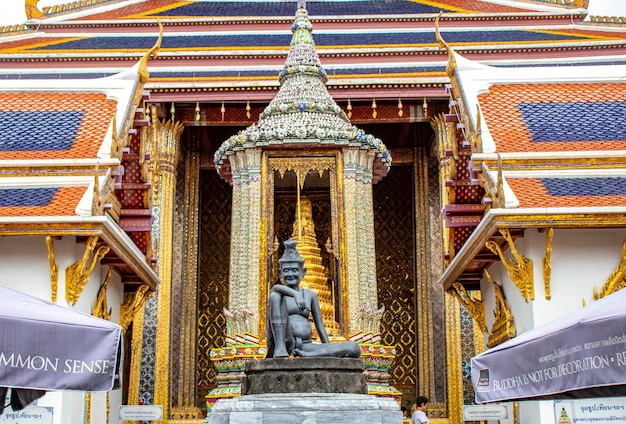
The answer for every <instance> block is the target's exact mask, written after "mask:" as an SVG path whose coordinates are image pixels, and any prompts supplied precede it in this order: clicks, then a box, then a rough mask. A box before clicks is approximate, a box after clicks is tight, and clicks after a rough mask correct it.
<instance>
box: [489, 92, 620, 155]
mask: <svg viewBox="0 0 626 424" xmlns="http://www.w3.org/2000/svg"><path fill="white" fill-rule="evenodd" d="M478 100H479V102H480V108H481V112H482V115H483V118H484V120H485V124H486V125H487V127H488V128H489V132H490V134H491V136H492V138H493V140H494V142H495V145H496V151H497V152H499V153H505V152H567V151H570V152H580V151H597V150H626V126H625V124H626V84H619V83H604V84H593V83H578V84H576V83H564V84H558V83H555V84H511V85H494V86H491V87H490V88H489V93H487V94H481V95H479V96H478Z"/></svg>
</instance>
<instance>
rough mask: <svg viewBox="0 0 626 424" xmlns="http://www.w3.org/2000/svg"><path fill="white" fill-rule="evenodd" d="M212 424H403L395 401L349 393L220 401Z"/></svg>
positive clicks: (264, 395) (212, 415)
mask: <svg viewBox="0 0 626 424" xmlns="http://www.w3.org/2000/svg"><path fill="white" fill-rule="evenodd" d="M207 419H208V421H209V424H401V423H402V412H400V406H399V405H398V403H397V402H396V401H395V400H393V399H391V398H381V397H376V396H371V395H361V394H347V393H273V394H262V395H245V396H240V397H238V398H233V399H220V400H218V401H217V403H216V404H215V406H214V408H213V410H212V411H211V413H210V414H209V415H208V417H207Z"/></svg>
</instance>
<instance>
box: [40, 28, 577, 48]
mask: <svg viewBox="0 0 626 424" xmlns="http://www.w3.org/2000/svg"><path fill="white" fill-rule="evenodd" d="M442 36H443V38H444V39H445V40H446V41H447V42H448V43H451V44H454V43H462V44H467V43H499V42H535V41H563V40H575V39H585V37H579V36H576V35H566V34H549V33H543V32H532V31H523V30H510V31H502V30H498V31H448V32H443V34H442ZM291 37H292V35H291V34H219V35H214V34H199V35H165V36H164V37H163V41H162V44H161V48H162V49H184V48H187V49H189V48H195V49H207V48H218V47H239V48H241V49H250V48H251V47H270V46H279V47H287V46H289V44H290V42H291ZM314 39H315V44H316V45H317V46H318V47H320V46H354V45H357V46H359V45H366V46H374V45H407V44H416V45H424V44H436V43H437V40H436V38H435V32H434V31H432V32H374V33H348V34H328V33H323V32H317V33H314ZM153 45H154V37H153V36H145V37H144V36H139V37H125V36H114V37H91V38H82V39H78V40H66V41H63V40H61V41H59V42H58V43H55V44H49V45H45V46H39V47H35V48H33V50H40V51H45V50H59V49H61V50H100V49H103V50H121V49H122V50H123V49H137V50H145V49H149V48H151V47H152V46H153Z"/></svg>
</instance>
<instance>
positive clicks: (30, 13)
mask: <svg viewBox="0 0 626 424" xmlns="http://www.w3.org/2000/svg"><path fill="white" fill-rule="evenodd" d="M37 3H39V0H26V3H25V4H24V9H25V11H26V19H41V18H43V17H44V14H43V12H42V11H41V10H39V9H37Z"/></svg>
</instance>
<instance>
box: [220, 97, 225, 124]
mask: <svg viewBox="0 0 626 424" xmlns="http://www.w3.org/2000/svg"><path fill="white" fill-rule="evenodd" d="M220 112H221V113H222V122H224V114H225V113H226V108H225V107H224V100H222V107H221V108H220Z"/></svg>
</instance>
